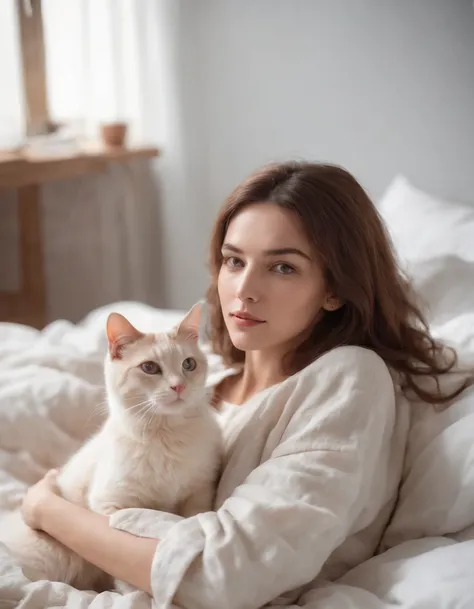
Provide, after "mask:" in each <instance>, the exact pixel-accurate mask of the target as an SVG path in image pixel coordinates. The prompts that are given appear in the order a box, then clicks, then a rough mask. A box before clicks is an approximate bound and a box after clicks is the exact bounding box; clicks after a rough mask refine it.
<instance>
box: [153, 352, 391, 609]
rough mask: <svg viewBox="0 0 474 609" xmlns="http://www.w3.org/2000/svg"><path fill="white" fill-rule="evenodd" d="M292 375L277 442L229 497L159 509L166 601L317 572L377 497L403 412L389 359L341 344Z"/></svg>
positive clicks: (273, 586) (241, 597) (210, 604)
mask: <svg viewBox="0 0 474 609" xmlns="http://www.w3.org/2000/svg"><path fill="white" fill-rule="evenodd" d="M286 382H287V383H289V384H290V385H291V387H290V389H291V390H290V391H289V392H286V391H285V395H287V396H288V397H287V399H286V402H285V404H284V406H285V412H289V413H290V414H289V416H288V422H287V425H286V428H285V430H284V432H283V434H282V437H281V439H280V442H279V444H278V446H277V447H276V449H275V450H274V451H273V452H272V454H271V455H270V457H269V458H268V459H267V460H266V461H264V462H263V463H262V464H261V465H259V466H258V467H257V468H256V469H255V470H254V471H252V472H251V473H250V475H249V476H248V477H247V478H246V479H245V480H244V482H243V483H242V484H241V485H240V486H238V487H237V488H236V489H235V490H234V492H233V493H232V495H231V496H230V497H229V498H228V499H227V500H226V501H225V502H224V503H223V505H222V506H221V507H220V508H219V509H218V510H217V511H215V512H207V513H203V514H198V515H197V516H193V517H191V518H187V519H179V518H177V517H170V516H169V515H167V516H165V515H164V514H161V513H160V512H157V513H156V518H157V519H158V521H157V528H156V529H155V530H156V531H159V533H160V539H161V541H160V543H159V544H158V547H157V551H156V554H155V557H154V560H153V564H152V574H151V581H152V590H153V598H154V600H155V603H156V605H157V607H160V608H163V609H165V608H170V607H179V608H180V609H222V608H223V607H225V608H226V609H257V608H259V607H262V606H263V605H265V604H266V603H269V602H270V601H272V600H273V599H275V598H277V597H278V596H279V595H281V594H283V593H284V592H287V591H289V590H293V589H296V588H298V587H299V586H302V585H303V584H306V583H308V582H310V581H312V580H313V579H314V578H315V577H316V576H317V575H318V573H319V571H320V570H321V568H322V566H323V565H324V563H325V562H326V560H327V559H328V558H329V556H330V555H331V553H332V552H333V551H334V550H335V549H336V548H337V547H338V546H339V545H340V544H341V543H342V542H343V541H344V540H345V539H346V537H347V536H348V535H349V534H350V533H351V532H352V528H353V525H354V523H355V521H356V519H357V518H358V517H359V515H360V513H361V511H362V510H363V509H364V508H365V507H366V505H367V504H369V503H370V501H371V497H370V492H369V490H370V479H371V478H372V476H373V474H374V471H375V470H376V468H377V467H385V466H386V460H387V456H386V455H387V453H388V450H387V444H388V442H389V438H390V435H391V430H392V428H393V425H394V420H395V397H394V388H393V383H392V380H391V377H390V374H389V372H388V369H387V367H386V366H385V364H384V363H383V361H382V360H381V359H380V358H379V357H378V356H376V355H375V354H374V353H372V352H370V351H368V350H365V349H361V348H357V347H342V348H339V349H336V350H334V351H333V352H330V353H328V354H327V355H325V356H323V357H321V358H320V359H319V360H317V362H314V363H313V364H311V365H310V366H308V367H307V368H306V369H305V370H304V371H302V372H301V373H299V374H297V375H294V377H290V379H288V380H287V381H286ZM173 603H174V604H173Z"/></svg>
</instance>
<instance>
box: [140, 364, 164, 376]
mask: <svg viewBox="0 0 474 609" xmlns="http://www.w3.org/2000/svg"><path fill="white" fill-rule="evenodd" d="M140 368H141V369H142V370H143V372H144V373H145V374H161V368H160V367H159V366H158V364H157V363H156V362H143V364H140Z"/></svg>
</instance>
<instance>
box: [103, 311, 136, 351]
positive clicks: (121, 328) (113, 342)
mask: <svg viewBox="0 0 474 609" xmlns="http://www.w3.org/2000/svg"><path fill="white" fill-rule="evenodd" d="M142 337H143V333H142V332H140V331H139V330H137V329H136V328H135V326H132V324H131V323H130V322H129V321H128V319H125V317H124V316H123V315H120V313H111V314H110V315H109V317H108V319H107V340H108V341H109V352H110V355H111V357H112V359H120V357H121V355H122V349H123V348H124V347H125V345H129V344H130V343H134V342H135V341H136V340H138V339H139V338H142Z"/></svg>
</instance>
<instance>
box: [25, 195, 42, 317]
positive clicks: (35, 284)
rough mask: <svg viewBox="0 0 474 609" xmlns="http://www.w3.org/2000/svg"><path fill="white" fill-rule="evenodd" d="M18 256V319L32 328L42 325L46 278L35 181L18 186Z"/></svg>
mask: <svg viewBox="0 0 474 609" xmlns="http://www.w3.org/2000/svg"><path fill="white" fill-rule="evenodd" d="M18 217H19V221H20V259H21V273H22V277H21V281H22V288H21V296H20V302H19V303H18V304H19V305H20V309H21V312H20V311H19V313H20V314H21V318H22V319H24V322H23V323H27V324H29V325H31V326H34V327H35V328H43V327H44V326H45V325H46V281H45V273H44V260H43V235H42V222H41V188H40V186H39V185H38V184H32V185H29V186H23V187H22V188H19V189H18Z"/></svg>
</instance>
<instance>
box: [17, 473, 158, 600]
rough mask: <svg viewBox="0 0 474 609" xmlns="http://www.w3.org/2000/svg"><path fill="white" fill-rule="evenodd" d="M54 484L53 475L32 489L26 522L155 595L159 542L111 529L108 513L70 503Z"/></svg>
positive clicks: (25, 512) (100, 566)
mask: <svg viewBox="0 0 474 609" xmlns="http://www.w3.org/2000/svg"><path fill="white" fill-rule="evenodd" d="M53 484H54V480H53V479H52V478H51V477H49V478H46V479H44V480H42V481H40V482H39V483H38V484H37V485H35V486H34V487H32V488H31V489H30V491H29V493H28V495H27V496H26V498H25V502H24V504H23V514H24V518H25V520H26V522H27V523H28V524H30V526H33V527H34V528H37V529H41V530H43V531H45V532H46V533H48V534H49V535H51V537H54V539H57V540H58V541H60V542H61V543H62V544H64V545H65V546H66V547H68V548H70V549H71V550H72V551H73V552H76V553H77V554H79V556H82V558H84V559H85V560H87V561H89V562H91V563H92V564H93V565H95V566H97V567H99V568H100V569H102V570H103V571H105V572H106V573H109V574H110V575H112V576H113V577H116V578H117V579H120V580H123V581H126V582H128V583H129V584H132V585H133V586H136V587H137V588H139V589H141V590H145V591H146V592H148V593H149V594H151V583H150V572H151V564H152V561H153V556H154V554H155V551H156V547H157V544H158V541H157V540H156V539H150V538H146V537H136V536H135V535H131V534H130V533H126V532H124V531H119V530H117V529H112V528H110V526H109V519H108V517H107V516H102V515H100V514H97V513H96V512H91V511H89V510H87V509H86V508H83V507H80V506H78V505H75V504H74V503H69V502H68V501H66V500H65V499H63V498H62V497H59V496H58V495H56V494H54V488H53Z"/></svg>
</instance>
